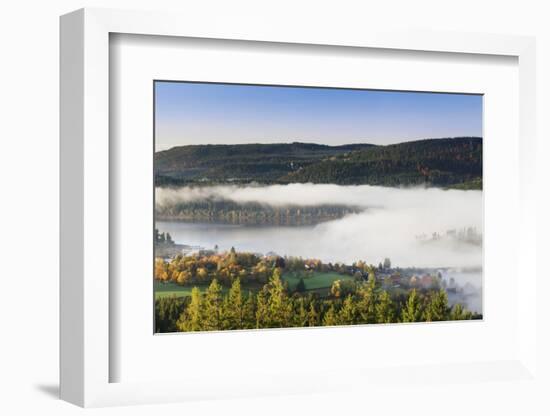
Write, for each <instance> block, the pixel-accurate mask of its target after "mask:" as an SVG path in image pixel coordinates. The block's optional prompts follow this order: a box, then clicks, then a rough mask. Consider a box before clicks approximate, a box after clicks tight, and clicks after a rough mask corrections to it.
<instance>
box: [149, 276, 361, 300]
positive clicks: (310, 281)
mask: <svg viewBox="0 0 550 416" xmlns="http://www.w3.org/2000/svg"><path fill="white" fill-rule="evenodd" d="M351 279H353V277H352V276H346V275H342V274H338V273H320V272H314V273H312V274H311V276H308V277H304V284H305V286H306V290H307V291H315V292H318V293H319V294H325V292H326V291H328V289H330V287H331V286H332V283H333V282H334V281H335V280H351ZM283 280H284V281H286V282H287V283H288V289H289V290H290V291H293V290H294V289H295V288H296V285H297V284H298V282H299V281H300V276H299V275H297V274H294V273H285V274H283ZM207 287H208V286H207V285H204V286H198V288H199V289H200V291H201V292H204V291H205V290H206V289H207ZM259 288H260V286H259V285H243V286H242V290H243V292H247V291H249V290H252V291H254V292H256V291H257V290H258V289H259ZM191 289H193V287H191V286H180V285H178V284H176V283H173V282H166V283H163V282H160V281H158V280H155V281H154V290H155V299H160V298H165V297H170V296H176V297H184V296H191ZM222 290H223V292H224V293H225V292H227V291H228V290H229V289H228V288H225V287H224V288H223V289H222Z"/></svg>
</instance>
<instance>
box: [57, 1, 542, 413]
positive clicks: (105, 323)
mask: <svg viewBox="0 0 550 416" xmlns="http://www.w3.org/2000/svg"><path fill="white" fill-rule="evenodd" d="M260 23H261V24H260ZM113 33H123V34H137V35H155V36H171V37H191V38H206V39H225V40H246V41H255V42H280V43H285V44H303V45H331V46H334V47H343V48H345V47H355V48H382V49H389V50H411V51H431V52H438V53H452V54H483V55H505V56H511V57H516V58H517V59H518V66H519V114H518V117H519V137H520V150H519V165H520V169H519V172H520V177H519V178H518V182H519V187H520V189H519V192H518V193H517V195H516V194H515V193H514V194H512V198H517V201H515V200H514V202H515V203H518V204H519V211H518V212H519V214H518V217H517V218H514V219H512V221H514V223H515V224H516V225H517V227H518V236H517V238H518V244H517V255H518V267H519V268H521V270H522V273H523V275H522V285H521V286H520V287H518V288H517V289H518V291H517V303H518V314H517V319H518V320H519V321H520V322H521V323H522V324H521V325H520V326H519V327H518V331H519V333H518V340H519V345H518V346H517V354H514V355H513V356H512V355H511V356H510V357H509V359H506V360H499V361H498V362H497V361H495V362H492V361H483V362H472V363H453V362H452V361H449V362H447V363H444V362H442V363H441V364H438V365H433V364H430V365H422V363H418V366H416V367H414V368H413V369H411V368H407V369H399V368H393V369H390V370H388V369H387V368H381V369H373V368H369V371H368V373H366V372H365V371H362V370H364V369H361V367H360V366H359V367H358V368H357V369H354V370H350V369H349V368H344V367H343V368H342V369H341V370H331V371H330V372H329V373H328V374H327V375H328V376H329V377H327V380H329V379H330V380H331V381H326V382H323V381H320V380H319V377H318V375H311V374H307V373H305V374H285V373H284V372H282V373H280V374H276V375H274V374H271V375H270V376H269V377H265V378H264V379H262V380H261V382H257V381H253V382H251V381H249V382H247V381H245V380H241V381H240V382H237V383H231V381H230V380H229V379H228V378H227V375H226V374H220V377H219V380H216V381H215V382H212V380H210V383H208V382H206V381H205V380H198V379H196V378H192V379H191V378H190V379H185V378H184V379H183V380H181V381H180V380H178V381H177V382H174V381H168V380H167V381H156V382H140V383H137V382H130V383H126V382H116V383H115V382H111V377H110V366H111V365H112V364H113V361H114V360H117V359H118V358H120V357H116V354H113V351H112V350H111V349H110V341H109V338H110V329H109V328H110V312H109V310H110V308H111V309H112V308H113V307H114V305H112V304H111V302H112V298H110V296H109V291H110V285H109V275H110V270H111V269H110V268H111V267H112V265H111V262H110V259H109V241H110V240H109V239H110V231H109V229H110V226H111V225H112V224H111V223H110V222H111V221H112V218H111V213H110V204H109V200H110V194H109V189H110V171H112V170H113V166H112V165H111V163H112V160H110V157H109V136H110V127H109V126H110V124H109V117H110V113H109V95H110V84H109V81H110V79H109V36H110V34H113ZM535 86H536V84H535V41H534V39H533V38H529V37H518V36H507V35H486V34H464V33H437V34H434V33H429V32H402V33H399V32H380V31H374V30H372V31H369V30H363V29H361V30H358V31H356V30H351V29H350V30H349V31H345V32H342V31H338V32H334V31H330V30H327V29H326V28H315V27H311V28H308V31H303V30H300V29H298V28H296V29H293V28H288V27H285V28H284V29H283V28H281V27H279V26H278V25H277V24H276V23H275V22H274V23H273V24H269V23H266V22H254V23H250V24H249V25H247V24H246V20H245V19H243V22H239V24H235V22H225V21H223V20H220V21H216V24H215V25H211V26H210V25H204V22H197V21H194V20H193V19H192V17H190V16H179V15H174V14H166V13H151V12H133V11H132V12H130V11H116V10H106V9H82V10H78V11H76V12H73V13H70V14H68V15H65V16H63V17H62V18H61V158H60V159H61V230H60V238H61V280H60V290H61V305H60V319H61V322H60V326H61V338H60V363H61V368H60V378H61V388H60V394H61V398H62V399H64V400H67V401H69V402H71V403H75V404H77V405H80V406H85V407H88V406H106V405H118V404H138V403H158V402H166V401H185V400H193V399H201V398H202V399H205V398H216V397H217V398H220V397H227V398H230V397H239V396H254V395H266V394H285V393H294V394H296V393H309V392H317V393H319V392H328V391H339V390H342V389H353V388H358V389H360V388H361V386H365V385H376V384H380V383H382V384H384V383H386V384H387V383H389V382H390V380H392V379H395V378H397V379H405V378H406V374H408V375H409V376H411V374H412V378H411V380H413V379H414V380H417V381H419V383H420V384H422V383H428V384H429V383H433V382H434V381H438V380H439V378H438V377H439V374H440V373H441V372H442V371H447V372H449V374H452V375H453V377H458V378H460V379H461V380H464V381H468V376H469V375H471V374H477V375H480V374H481V375H483V376H481V377H473V378H472V379H471V380H469V381H470V382H472V383H474V384H475V383H480V382H481V380H484V379H490V380H494V379H498V377H502V378H503V379H506V380H517V381H518V383H519V382H521V381H525V380H527V379H529V380H535V382H536V380H537V371H536V370H537V364H536V346H537V338H536V332H537V327H536V319H535V317H536V302H535V297H536V279H537V270H536V267H535V263H536V262H535V244H536V242H535V240H536V234H535V232H536V226H535V225H536V223H535V221H536V219H535V216H534V215H533V213H534V212H535V198H534V194H535V189H534V180H533V178H534V167H535V163H534V161H535V146H534V143H535V138H536V137H535V130H534V126H535V120H534V117H535ZM517 272H518V271H517V270H515V273H517ZM524 282H525V284H523V283H524ZM343 379H345V380H346V382H342V381H341V380H343ZM410 383H413V382H412V381H410ZM207 386H208V389H207V388H206V387H207ZM379 388H380V387H379Z"/></svg>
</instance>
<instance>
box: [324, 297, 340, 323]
mask: <svg viewBox="0 0 550 416" xmlns="http://www.w3.org/2000/svg"><path fill="white" fill-rule="evenodd" d="M333 325H338V320H337V316H336V311H335V309H334V304H332V303H331V304H330V307H329V308H328V310H327V311H326V312H325V316H323V326H333Z"/></svg>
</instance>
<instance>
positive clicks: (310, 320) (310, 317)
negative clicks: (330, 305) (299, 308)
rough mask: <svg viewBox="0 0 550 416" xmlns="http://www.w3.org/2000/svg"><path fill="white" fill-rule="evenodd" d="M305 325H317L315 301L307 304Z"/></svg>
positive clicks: (317, 317)
mask: <svg viewBox="0 0 550 416" xmlns="http://www.w3.org/2000/svg"><path fill="white" fill-rule="evenodd" d="M307 325H308V326H317V325H319V316H318V314H317V311H316V310H315V301H313V300H312V301H311V302H310V304H309V310H308V312H307Z"/></svg>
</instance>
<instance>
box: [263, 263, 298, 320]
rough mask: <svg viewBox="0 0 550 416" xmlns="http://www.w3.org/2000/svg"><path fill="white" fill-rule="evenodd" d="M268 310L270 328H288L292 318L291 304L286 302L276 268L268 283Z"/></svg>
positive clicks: (284, 291) (286, 297)
mask: <svg viewBox="0 0 550 416" xmlns="http://www.w3.org/2000/svg"><path fill="white" fill-rule="evenodd" d="M268 293H269V299H268V310H269V316H268V320H269V324H270V326H271V327H275V328H283V327H287V326H290V324H291V317H292V304H291V303H290V302H289V300H288V296H287V293H286V289H285V286H284V285H283V281H282V280H281V273H280V271H279V269H278V268H276V269H275V270H274V271H273V275H272V276H271V279H270V280H269V283H268Z"/></svg>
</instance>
